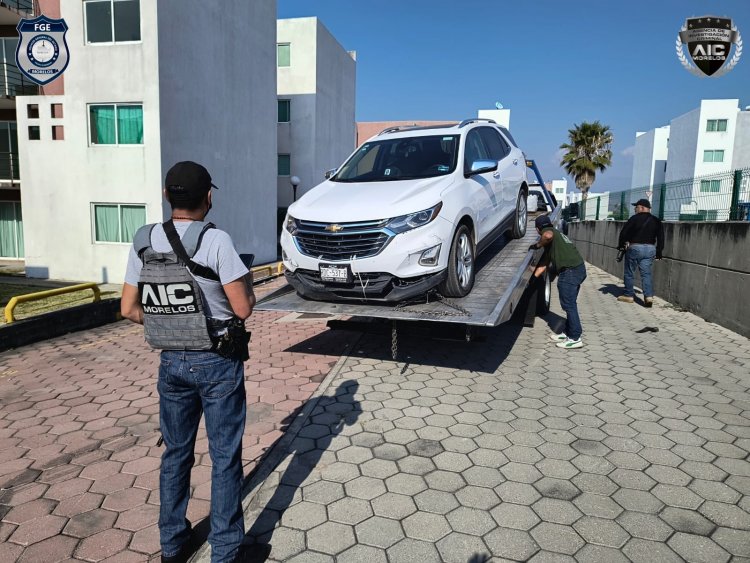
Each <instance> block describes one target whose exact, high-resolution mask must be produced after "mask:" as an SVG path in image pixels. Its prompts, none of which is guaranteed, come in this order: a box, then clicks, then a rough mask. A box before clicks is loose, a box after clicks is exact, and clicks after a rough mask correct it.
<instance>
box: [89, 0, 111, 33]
mask: <svg viewBox="0 0 750 563" xmlns="http://www.w3.org/2000/svg"><path fill="white" fill-rule="evenodd" d="M86 40H87V41H88V42H89V43H108V42H110V41H112V4H111V3H110V2H86Z"/></svg>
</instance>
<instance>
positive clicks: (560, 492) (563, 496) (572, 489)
mask: <svg viewBox="0 0 750 563" xmlns="http://www.w3.org/2000/svg"><path fill="white" fill-rule="evenodd" d="M534 487H535V488H536V490H537V491H539V492H540V493H541V494H542V496H544V497H547V498H554V499H558V500H573V499H574V498H576V497H577V496H578V495H580V494H581V491H580V490H579V489H578V487H576V486H575V485H574V484H573V483H571V482H570V481H567V480H565V479H553V478H551V477H543V478H542V479H540V480H539V481H537V482H536V483H534Z"/></svg>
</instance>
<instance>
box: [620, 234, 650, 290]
mask: <svg viewBox="0 0 750 563" xmlns="http://www.w3.org/2000/svg"><path fill="white" fill-rule="evenodd" d="M654 258H656V247H655V246H654V245H653V244H631V245H630V246H628V250H627V252H625V276H624V277H625V295H627V296H628V297H635V290H634V289H633V280H634V279H635V270H636V268H637V269H638V270H640V272H641V283H642V284H643V297H653V296H654V286H653V284H652V282H651V266H652V265H653V264H654Z"/></svg>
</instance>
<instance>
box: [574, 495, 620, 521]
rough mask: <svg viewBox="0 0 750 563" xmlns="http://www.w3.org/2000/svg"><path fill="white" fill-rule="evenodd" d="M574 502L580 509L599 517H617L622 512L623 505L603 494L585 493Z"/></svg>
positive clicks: (589, 514)
mask: <svg viewBox="0 0 750 563" xmlns="http://www.w3.org/2000/svg"><path fill="white" fill-rule="evenodd" d="M573 503H574V504H575V505H576V506H577V507H578V509H579V510H580V511H581V512H583V513H584V514H587V515H588V516H598V517H599V518H617V516H618V515H619V514H620V513H621V512H622V507H621V506H620V505H619V504H617V503H616V502H615V501H613V500H612V499H610V498H608V497H605V496H602V495H592V494H590V493H583V494H582V495H580V496H579V497H577V498H576V499H575V500H574V501H573Z"/></svg>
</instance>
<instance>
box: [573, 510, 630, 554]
mask: <svg viewBox="0 0 750 563" xmlns="http://www.w3.org/2000/svg"><path fill="white" fill-rule="evenodd" d="M573 528H575V530H576V532H578V534H579V535H580V536H581V537H582V538H583V539H584V540H586V542H588V543H593V544H598V545H603V546H606V547H612V548H617V549H619V548H620V547H622V546H623V545H625V542H627V541H628V540H629V539H630V535H629V534H628V533H627V532H626V531H625V530H623V529H622V528H621V527H620V526H619V525H618V524H617V523H615V522H614V521H612V520H606V519H604V518H593V517H591V516H584V517H583V518H581V519H580V520H578V521H577V522H576V523H575V524H573Z"/></svg>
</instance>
